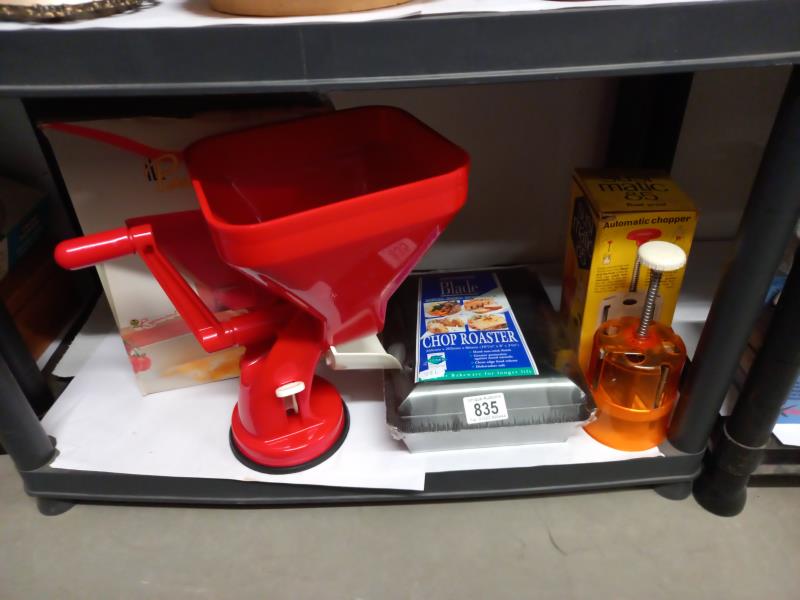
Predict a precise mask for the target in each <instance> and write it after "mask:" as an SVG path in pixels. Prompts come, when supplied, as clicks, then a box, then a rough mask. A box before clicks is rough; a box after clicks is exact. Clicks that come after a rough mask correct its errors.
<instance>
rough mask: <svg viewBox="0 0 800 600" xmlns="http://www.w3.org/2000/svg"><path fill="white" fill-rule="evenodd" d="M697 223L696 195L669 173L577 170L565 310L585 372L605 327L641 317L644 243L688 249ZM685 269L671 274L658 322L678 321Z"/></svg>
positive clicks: (663, 286) (664, 285) (644, 283)
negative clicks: (692, 197) (621, 319)
mask: <svg viewBox="0 0 800 600" xmlns="http://www.w3.org/2000/svg"><path fill="white" fill-rule="evenodd" d="M696 225H697V210H696V209H695V207H694V205H693V204H692V201H691V200H690V199H689V197H688V196H687V195H686V194H685V193H684V192H683V191H681V189H680V188H679V187H678V185H677V184H676V183H675V182H674V181H673V180H672V179H670V177H669V176H668V175H666V174H664V173H658V172H653V171H616V170H588V169H578V170H577V171H576V172H575V175H574V176H573V182H572V192H571V206H570V215H569V230H568V232H567V250H566V256H565V261H564V280H563V286H562V292H561V314H562V316H563V318H564V319H565V321H566V324H567V334H568V336H569V338H570V340H571V341H572V343H573V346H574V348H576V349H577V351H578V360H579V363H580V365H581V368H582V369H583V370H584V372H585V371H586V369H587V366H588V362H589V355H590V354H591V349H592V340H593V338H594V334H595V331H597V328H598V327H599V326H600V324H602V323H604V322H605V321H608V320H609V319H614V318H618V317H622V316H639V315H640V314H641V310H642V305H643V302H644V296H645V293H646V290H647V284H648V281H649V279H650V274H649V272H648V269H647V268H646V267H643V266H641V267H640V266H639V264H638V261H637V254H638V248H639V245H641V244H642V243H644V242H646V241H649V240H651V239H658V240H663V241H668V242H672V243H675V244H677V245H678V246H680V247H681V248H683V250H684V251H685V252H686V253H687V254H688V253H689V249H690V247H691V244H692V238H693V236H694V231H695V227H696ZM684 270H685V269H681V270H679V271H673V272H671V273H665V274H664V276H663V278H662V280H661V286H660V294H659V297H658V299H657V302H656V313H655V319H656V320H657V321H659V322H660V323H664V324H666V325H671V324H672V316H673V314H674V312H675V305H676V303H677V301H678V293H679V292H680V288H681V283H682V282H683V274H684Z"/></svg>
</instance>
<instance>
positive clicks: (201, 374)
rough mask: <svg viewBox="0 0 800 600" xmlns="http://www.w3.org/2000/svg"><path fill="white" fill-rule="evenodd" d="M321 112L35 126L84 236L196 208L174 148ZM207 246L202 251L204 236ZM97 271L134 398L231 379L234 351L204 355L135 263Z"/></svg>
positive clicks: (222, 304)
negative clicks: (143, 218) (137, 394)
mask: <svg viewBox="0 0 800 600" xmlns="http://www.w3.org/2000/svg"><path fill="white" fill-rule="evenodd" d="M328 110H331V106H330V104H329V103H328V102H327V101H325V100H324V99H323V98H319V99H318V101H316V102H313V103H309V104H307V105H303V106H273V107H270V108H266V109H259V110H247V111H219V112H209V113H202V114H197V115H193V116H191V117H187V118H173V117H170V118H164V117H134V118H124V119H105V120H95V121H81V122H74V123H67V124H66V126H64V124H62V123H49V124H48V123H45V124H42V125H41V128H42V131H43V132H44V134H45V136H46V137H47V139H48V141H49V143H50V146H51V148H52V150H53V153H54V154H55V157H56V160H57V162H58V166H59V169H60V171H61V175H62V177H63V179H64V182H65V184H66V186H67V190H68V191H69V195H70V198H71V200H72V205H73V208H74V210H75V214H76V215H77V217H78V221H79V222H80V225H81V228H82V229H83V233H84V234H89V233H94V232H98V231H103V230H107V229H114V228H117V227H121V226H123V225H124V224H125V221H126V219H129V218H132V217H139V216H146V215H155V214H163V213H172V212H179V211H188V210H197V209H199V206H198V203H197V200H196V198H195V195H194V191H193V190H192V186H191V182H190V180H189V175H188V172H187V171H186V167H185V165H184V164H183V162H182V160H181V157H180V151H181V150H183V149H184V148H186V147H187V146H189V145H190V144H191V143H192V142H194V141H196V140H199V139H201V138H205V137H208V136H210V135H214V134H220V133H224V132H227V131H235V130H240V129H245V128H248V127H254V126H257V125H264V124H268V123H277V122H280V121H286V120H289V119H292V118H298V117H302V116H307V115H310V114H317V113H321V112H326V111H328ZM141 145H143V146H145V147H147V148H148V149H150V150H152V149H159V152H156V153H153V152H149V155H150V156H149V157H147V156H144V155H143V154H142V153H140V152H137V151H136V149H137V148H140V147H141ZM153 156H155V158H153ZM200 227H201V228H203V230H202V231H194V230H192V231H190V232H184V235H193V236H195V237H196V236H197V235H204V236H208V235H209V234H208V232H207V230H205V228H204V224H201V225H200ZM208 241H209V247H211V240H210V236H209V238H208ZM211 251H212V252H215V251H214V250H213V248H212V249H211ZM178 264H179V263H178ZM181 266H183V265H180V264H179V267H181ZM97 269H98V273H99V275H100V280H101V282H102V284H103V289H104V290H105V293H106V296H107V298H108V301H109V304H110V306H111V310H112V312H113V313H114V318H115V320H116V323H117V326H118V327H119V330H120V333H121V335H122V337H123V339H124V341H125V347H126V350H127V352H128V356H129V359H130V362H131V368H132V370H133V371H134V373H135V374H136V380H137V384H138V385H139V388H140V390H141V391H142V393H143V394H149V393H153V392H159V391H162V390H168V389H174V388H180V387H184V386H187V385H193V384H197V383H204V382H209V381H216V380H219V379H226V378H230V377H236V376H238V374H239V357H240V356H241V352H242V350H241V349H238V348H233V349H228V350H223V351H222V352H217V353H214V354H211V355H209V354H208V353H206V352H205V351H204V350H203V348H202V347H201V346H200V344H199V343H198V342H197V341H196V340H195V338H194V336H193V335H192V334H191V333H190V332H189V330H188V327H187V326H186V325H185V323H184V322H183V320H182V319H181V317H180V316H179V315H177V314H176V311H175V308H174V306H173V305H172V303H171V302H170V300H169V298H167V296H166V294H165V293H164V291H163V290H162V289H161V287H160V286H159V285H158V283H157V282H156V280H155V279H154V278H153V276H152V275H151V274H150V272H149V271H148V270H147V268H146V267H145V266H144V264H143V263H142V261H141V260H140V259H139V258H138V257H137V256H129V257H125V258H121V259H117V260H114V261H109V262H107V263H104V264H102V265H99V266H98V267H97ZM184 274H185V275H187V277H188V278H189V279H190V283H191V284H192V285H194V287H195V289H196V290H197V291H198V293H199V294H200V296H201V297H202V298H203V299H204V301H206V303H207V304H208V305H209V308H210V309H211V310H212V311H214V312H215V313H216V314H217V316H218V317H219V318H220V319H222V320H224V319H225V318H226V317H227V316H229V315H231V314H233V313H232V312H231V311H232V310H239V309H241V306H232V305H230V303H226V301H225V299H226V298H228V297H230V296H231V295H230V294H226V293H224V292H225V290H209V289H207V287H206V286H205V285H204V282H202V281H196V280H192V279H191V275H192V274H191V273H184ZM215 292H220V293H215ZM209 300H211V301H212V302H209Z"/></svg>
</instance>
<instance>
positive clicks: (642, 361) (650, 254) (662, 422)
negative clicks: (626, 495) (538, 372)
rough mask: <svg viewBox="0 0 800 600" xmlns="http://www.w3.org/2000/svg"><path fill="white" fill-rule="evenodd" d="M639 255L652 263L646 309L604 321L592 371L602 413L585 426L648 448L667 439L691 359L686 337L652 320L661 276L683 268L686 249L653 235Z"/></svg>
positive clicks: (603, 438) (617, 443)
mask: <svg viewBox="0 0 800 600" xmlns="http://www.w3.org/2000/svg"><path fill="white" fill-rule="evenodd" d="M638 256H639V261H641V264H642V265H644V266H645V267H648V268H649V269H650V284H649V286H648V289H647V296H646V298H645V302H644V307H643V308H642V315H641V317H640V318H637V317H620V318H618V319H611V320H610V321H607V322H605V323H603V324H602V325H600V327H599V328H598V330H597V332H596V333H595V336H594V345H593V347H592V354H591V358H590V361H589V371H588V379H589V385H590V386H591V388H592V391H593V395H594V400H595V403H596V404H597V413H596V415H595V420H594V421H592V422H591V423H589V424H588V425H586V427H585V430H586V432H587V433H588V434H589V435H591V436H592V437H593V438H595V439H596V440H598V441H600V442H602V443H604V444H606V445H607V446H611V447H613V448H617V449H619V450H646V449H648V448H652V447H653V446H657V445H658V444H660V443H661V442H662V441H664V439H665V438H666V436H667V425H668V423H669V418H670V415H671V414H672V408H673V406H674V404H675V400H676V399H677V396H678V384H679V382H680V376H681V372H682V370H683V366H684V364H685V363H686V347H685V346H684V344H683V340H681V338H680V337H679V336H678V335H677V334H676V333H675V332H674V331H673V330H672V328H671V327H668V326H667V325H663V324H661V323H657V322H655V321H654V320H653V317H654V312H655V306H656V297H657V295H658V287H659V284H660V282H661V276H662V274H663V273H664V272H666V271H676V270H678V269H680V268H682V267H683V266H684V265H685V264H686V253H685V252H684V251H683V250H682V249H681V248H680V247H679V246H676V245H675V244H672V243H669V242H662V241H651V242H646V243H644V244H642V245H641V246H640V247H639V254H638Z"/></svg>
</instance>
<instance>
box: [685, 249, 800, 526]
mask: <svg viewBox="0 0 800 600" xmlns="http://www.w3.org/2000/svg"><path fill="white" fill-rule="evenodd" d="M798 373H800V251H798V252H797V254H796V255H795V258H794V265H793V266H792V272H791V273H789V277H788V279H787V280H786V285H785V287H784V288H783V292H782V293H781V299H780V302H779V303H778V307H777V309H776V310H775V314H774V315H773V318H772V323H770V326H769V329H768V330H767V334H766V337H765V338H764V345H763V346H762V347H761V350H760V351H759V352H758V355H757V356H756V359H755V361H754V362H753V366H752V368H751V369H750V373H749V374H748V376H747V380H746V381H745V383H744V387H743V388H742V393H741V394H740V395H739V400H738V401H737V402H736V406H735V408H734V409H733V412H732V413H731V416H730V417H729V418H728V419H727V421H726V422H725V423H724V424H723V427H722V435H721V436H720V439H719V441H718V442H717V443H716V444H715V446H714V448H713V450H712V452H711V453H710V455H709V457H708V465H707V467H706V469H705V471H704V472H703V474H702V475H701V476H700V478H699V479H698V480H697V482H696V484H695V487H694V496H695V498H696V499H697V501H698V502H699V503H700V504H701V505H702V506H703V507H704V508H706V509H707V510H709V511H711V512H712V513H714V514H717V515H721V516H725V517H729V516H734V515H738V514H739V513H740V512H741V511H742V509H744V505H745V502H746V501H747V482H748V480H749V479H750V475H752V473H753V472H754V471H755V470H756V468H757V467H758V465H759V463H760V462H761V459H762V458H763V456H764V451H765V448H766V445H767V442H768V441H769V438H770V436H771V435H772V428H773V427H774V426H775V422H776V421H777V420H778V417H779V416H780V412H781V406H782V405H783V403H784V401H785V400H786V398H787V396H788V395H789V392H790V390H791V389H792V386H793V385H794V382H795V381H796V380H797V375H798Z"/></svg>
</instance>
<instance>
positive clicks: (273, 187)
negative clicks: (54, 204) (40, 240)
mask: <svg viewBox="0 0 800 600" xmlns="http://www.w3.org/2000/svg"><path fill="white" fill-rule="evenodd" d="M110 143H117V142H115V141H114V140H111V141H110ZM128 149H131V150H133V151H136V152H140V153H143V154H146V153H147V152H148V151H150V150H153V149H147V148H146V147H141V146H140V145H139V146H138V147H136V148H132V147H131V146H130V144H129V145H128ZM154 152H155V151H154ZM183 158H184V160H185V162H186V165H187V168H188V170H189V173H190V176H191V179H192V184H193V186H194V190H195V193H196V195H197V199H198V201H199V204H200V211H201V213H202V217H203V219H204V221H205V225H206V226H207V229H208V232H209V233H210V236H211V239H212V240H213V245H214V249H215V253H214V254H215V255H216V256H217V257H218V259H219V260H218V261H213V260H207V261H203V263H204V264H208V265H209V268H213V269H215V270H216V271H215V278H217V279H218V278H219V277H220V272H219V269H220V268H222V269H223V273H222V278H223V279H224V278H225V276H224V270H225V269H228V270H229V272H230V273H232V274H235V277H233V280H234V283H236V284H237V285H235V286H234V288H233V289H234V290H235V292H236V294H237V299H239V301H240V302H248V303H251V305H250V306H248V307H247V308H249V311H248V312H247V313H246V314H243V315H240V316H236V317H233V318H232V319H230V320H228V321H225V322H224V323H221V322H219V321H218V320H217V319H216V318H215V317H214V313H213V312H212V310H210V309H209V307H208V306H207V304H206V303H204V302H203V301H202V300H201V298H200V297H199V296H198V295H197V293H196V292H195V290H194V289H193V288H192V287H191V286H190V285H189V284H188V283H187V282H186V280H185V279H184V278H183V276H182V275H181V273H180V272H179V271H178V270H177V269H176V268H175V266H173V264H172V263H171V261H170V258H169V256H168V255H167V254H166V253H164V252H162V249H161V246H163V245H165V244H167V243H168V244H170V245H171V246H173V247H176V248H177V253H178V254H181V252H180V250H181V248H183V252H182V254H183V259H182V261H181V262H182V263H185V262H192V252H191V251H187V249H188V248H190V247H191V246H192V245H193V244H196V239H189V238H191V237H192V236H191V233H190V232H191V229H190V228H187V229H185V230H183V232H182V230H181V229H180V227H172V228H171V229H170V230H165V232H164V234H163V236H162V235H161V234H160V232H159V224H160V223H161V219H163V218H164V215H159V216H158V217H152V218H148V217H142V218H138V219H135V220H131V221H128V223H127V226H125V227H121V228H119V229H116V230H112V231H106V232H102V233H95V234H91V235H87V236H84V237H81V238H76V239H73V240H68V241H65V242H62V243H61V244H59V246H58V247H57V249H56V259H57V261H58V263H59V264H60V265H62V266H63V267H65V268H69V269H77V268H82V267H87V266H91V265H94V264H97V263H99V262H103V261H106V260H111V259H114V258H117V257H120V256H125V255H128V254H133V253H136V254H138V255H139V256H140V258H141V259H142V260H143V261H144V262H145V264H146V265H147V267H148V268H149V269H150V271H151V272H152V274H153V276H154V277H155V278H156V280H157V281H158V282H159V284H160V285H161V287H162V288H163V289H164V291H165V292H166V293H167V295H168V296H169V298H170V300H171V301H172V302H173V304H174V305H175V308H176V309H177V310H178V312H179V313H180V315H181V316H182V317H183V319H184V320H185V321H186V322H187V324H188V325H189V327H190V328H191V329H192V331H193V333H194V334H195V336H196V337H197V339H198V340H199V341H200V343H201V344H202V346H203V347H204V348H205V349H206V350H207V351H209V352H211V351H216V350H220V349H223V348H228V347H230V346H233V345H241V346H244V347H245V348H246V351H245V353H244V356H243V357H242V360H241V385H240V391H239V399H238V403H237V405H236V407H235V409H234V411H233V416H232V425H231V434H230V443H231V447H232V449H233V451H234V454H235V455H236V456H237V458H239V459H240V460H241V461H242V462H243V463H245V464H247V465H248V466H250V467H251V468H254V469H258V470H262V471H267V472H278V473H286V472H293V471H298V470H302V469H306V468H308V467H310V466H313V465H315V464H318V463H319V462H321V461H322V460H325V459H326V458H327V457H328V456H330V455H331V454H332V453H333V452H335V451H336V449H337V448H338V447H339V445H340V444H341V443H342V441H343V439H344V436H345V435H346V432H347V428H348V416H347V409H346V407H345V405H344V403H343V402H342V399H341V396H340V395H339V393H338V392H337V391H336V389H335V388H334V387H333V386H332V385H331V384H330V383H329V382H327V381H326V380H325V379H323V378H322V377H319V376H316V375H315V374H314V371H315V368H316V366H317V362H318V361H319V358H320V356H321V354H322V353H323V352H324V351H325V350H327V349H328V348H329V347H330V346H332V345H334V344H342V343H345V342H348V341H352V340H354V339H357V338H360V337H363V336H367V335H370V334H375V333H377V332H379V331H380V330H381V329H382V328H383V323H384V318H385V313H386V303H387V301H388V300H389V297H390V296H391V295H392V293H393V292H394V291H395V290H396V288H397V287H398V286H399V285H400V283H401V282H402V281H403V279H405V277H406V276H407V275H408V273H409V272H410V271H411V269H412V268H413V266H414V265H415V264H416V263H417V261H418V260H419V259H420V258H421V257H422V255H423V254H424V253H425V251H426V250H427V249H428V248H429V247H430V246H431V244H432V243H433V242H434V240H435V239H436V238H437V237H438V236H439V234H440V233H441V232H442V230H443V229H444V228H445V226H446V225H447V224H448V223H449V221H450V220H451V219H452V218H453V216H454V215H455V214H456V212H458V210H459V209H460V208H461V206H462V205H463V204H464V201H465V199H466V193H467V173H468V169H469V159H468V156H467V154H466V153H465V152H464V151H463V150H461V149H460V148H458V147H456V146H455V145H453V144H452V143H450V142H449V141H447V140H446V139H444V138H443V137H441V136H440V135H438V134H437V133H436V132H434V131H433V130H431V129H429V128H428V127H426V126H425V125H423V124H422V123H420V122H419V121H417V120H416V119H414V118H413V117H412V116H410V115H409V114H407V113H405V112H403V111H400V110H398V109H393V108H387V107H367V108H359V109H352V110H347V111H341V112H335V113H330V114H326V115H323V116H316V117H310V118H305V119H299V120H296V121H291V122H287V123H282V124H278V125H270V126H266V127H257V128H253V129H248V130H245V131H240V132H235V133H228V134H223V135H219V136H214V137H210V138H206V139H203V140H200V141H198V142H196V143H194V144H193V145H191V146H190V147H189V148H187V149H186V150H185V151H184V152H183ZM191 215H194V216H191ZM173 217H174V218H178V217H175V216H174V215H173ZM180 218H185V219H190V220H191V219H195V220H196V218H197V212H194V213H192V212H189V213H184V216H183V217H180ZM162 228H163V227H162ZM170 231H171V232H172V233H170ZM164 236H167V237H168V238H169V239H166V238H165V237H164ZM195 237H196V236H195ZM169 254H170V256H171V255H172V254H173V253H169ZM194 263H195V264H194V269H192V270H195V271H197V270H199V271H201V272H202V271H204V267H203V266H202V264H197V263H198V261H197V260H194ZM201 278H202V277H201ZM242 281H246V282H250V283H252V284H254V285H253V286H252V290H250V291H248V290H247V289H246V288H247V286H246V285H244V286H242V285H240V284H241V282H242Z"/></svg>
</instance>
